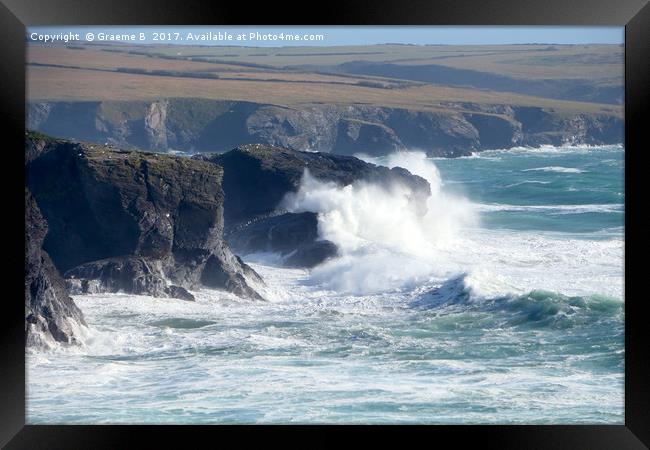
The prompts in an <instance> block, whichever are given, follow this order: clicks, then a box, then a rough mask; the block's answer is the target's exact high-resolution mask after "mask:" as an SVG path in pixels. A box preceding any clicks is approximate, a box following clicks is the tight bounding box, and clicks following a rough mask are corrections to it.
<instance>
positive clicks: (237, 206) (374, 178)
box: [193, 144, 431, 267]
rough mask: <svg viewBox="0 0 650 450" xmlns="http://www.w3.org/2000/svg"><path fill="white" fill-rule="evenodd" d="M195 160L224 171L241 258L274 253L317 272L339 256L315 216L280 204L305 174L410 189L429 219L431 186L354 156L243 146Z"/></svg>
mask: <svg viewBox="0 0 650 450" xmlns="http://www.w3.org/2000/svg"><path fill="white" fill-rule="evenodd" d="M193 159H197V160H201V161H206V162H211V163H213V164H216V165H218V166H220V167H223V168H224V179H223V189H224V192H225V205H224V208H225V210H224V217H225V228H226V233H225V236H226V239H227V240H228V242H229V244H230V245H231V246H232V248H234V249H236V250H237V251H238V252H240V253H243V254H248V253H253V252H265V251H273V252H276V253H280V254H281V255H282V256H283V261H284V263H285V265H287V266H293V267H313V266H315V265H317V264H320V263H321V262H323V261H325V260H326V259H328V258H331V257H333V256H335V255H336V253H337V249H336V246H335V245H334V244H333V243H331V242H328V241H322V240H319V239H318V221H317V216H316V214H315V213H313V212H303V213H289V212H287V211H284V210H283V209H282V204H281V203H282V200H283V199H284V198H285V196H286V195H287V194H288V193H290V192H296V191H297V190H298V189H299V187H300V183H301V180H302V177H303V175H304V173H305V170H308V171H309V173H310V175H311V176H313V177H314V178H316V179H319V180H321V181H329V182H334V183H336V184H338V185H340V186H347V185H350V184H352V183H355V182H359V181H366V182H369V183H373V184H378V185H381V186H384V187H386V188H390V187H392V186H394V185H395V184H399V185H401V186H404V187H406V188H407V189H408V192H409V193H410V200H411V202H412V204H413V206H414V208H415V209H416V210H417V211H418V212H419V213H420V214H422V215H424V214H425V213H426V201H427V198H428V197H429V196H430V195H431V188H430V186H429V183H428V182H427V181H426V180H425V179H423V178H421V177H419V176H416V175H412V174H411V173H410V172H409V171H407V170H406V169H403V168H400V167H394V168H392V169H389V168H387V167H383V166H376V165H374V164H370V163H367V162H364V161H362V160H360V159H358V158H355V157H351V156H341V155H331V154H326V153H314V152H301V151H296V150H291V149H287V148H280V147H272V146H267V145H261V144H251V145H243V146H240V147H238V148H236V149H234V150H231V151H229V152H227V153H224V154H213V155H195V156H194V157H193Z"/></svg>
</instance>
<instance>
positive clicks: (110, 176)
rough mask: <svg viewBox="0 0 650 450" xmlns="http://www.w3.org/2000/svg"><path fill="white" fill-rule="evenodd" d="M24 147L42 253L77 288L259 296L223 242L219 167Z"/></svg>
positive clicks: (33, 143) (65, 147)
mask: <svg viewBox="0 0 650 450" xmlns="http://www.w3.org/2000/svg"><path fill="white" fill-rule="evenodd" d="M27 147H28V150H27V153H28V154H30V155H33V156H32V158H33V159H31V161H30V162H29V163H28V166H27V183H28V186H29V188H30V190H31V191H32V193H33V195H34V198H35V199H36V202H37V203H38V206H39V207H40V209H41V211H42V213H43V216H44V217H45V219H46V220H47V223H48V225H49V232H48V233H47V235H46V236H45V239H44V242H43V248H44V249H45V250H46V251H47V252H48V253H49V254H50V256H51V257H52V260H53V262H54V264H55V265H56V267H57V268H58V269H59V270H61V271H62V272H65V273H66V276H69V277H70V279H71V280H75V281H71V282H70V284H71V286H73V287H75V289H80V290H81V291H82V292H89V291H90V290H92V289H95V290H97V289H99V290H102V291H108V292H115V291H123V292H129V293H134V294H149V295H154V296H164V297H176V298H183V299H189V298H190V294H189V293H188V292H187V291H186V290H187V289H196V288H198V287H200V286H208V287H213V288H218V289H225V290H228V291H230V292H233V293H235V294H237V295H240V296H244V297H249V298H256V299H259V298H261V296H260V294H259V293H258V292H257V289H256V288H257V287H259V286H261V285H262V284H263V282H262V280H261V278H260V277H259V276H258V275H257V274H256V273H255V272H254V271H253V270H252V269H251V268H250V267H248V266H246V265H245V264H244V263H243V262H242V261H241V259H239V258H238V257H236V256H235V255H233V254H232V252H231V251H230V249H229V248H228V246H227V245H226V244H225V242H224V241H223V239H222V234H223V228H224V224H223V204H224V194H223V191H222V188H221V181H222V176H223V170H222V168H221V167H219V166H217V165H215V164H211V163H208V162H203V161H197V160H192V159H189V158H183V157H174V156H167V155H159V154H150V153H142V152H135V151H121V150H115V149H112V148H109V147H106V146H100V145H92V144H81V143H71V142H66V141H58V140H54V141H49V142H44V141H43V140H42V139H39V138H31V139H30V138H28V145H27ZM73 277H74V278H73Z"/></svg>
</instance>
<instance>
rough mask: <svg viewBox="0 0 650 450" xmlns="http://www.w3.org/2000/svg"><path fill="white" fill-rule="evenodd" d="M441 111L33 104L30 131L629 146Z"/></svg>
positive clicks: (229, 140) (382, 143) (474, 112)
mask: <svg viewBox="0 0 650 450" xmlns="http://www.w3.org/2000/svg"><path fill="white" fill-rule="evenodd" d="M440 106H441V109H440V111H438V112H433V111H429V112H427V111H414V110H409V109H403V108H388V107H376V106H368V105H350V106H337V105H323V104H313V105H309V104H306V105H302V106H300V107H299V108H287V107H281V106H274V105H265V104H258V103H250V102H235V101H218V100H204V99H168V100H161V101H156V102H135V101H134V102H76V103H69V102H53V103H32V104H29V105H28V117H27V119H28V120H27V122H28V126H29V127H30V128H32V129H36V130H39V131H42V132H45V133H48V134H52V135H55V136H60V137H66V138H71V139H80V140H88V141H92V142H99V143H104V142H109V143H112V144H115V145H117V146H119V147H126V148H130V147H135V148H140V149H145V150H147V149H148V150H161V151H164V150H169V149H174V150H183V151H198V152H214V151H227V150H229V149H231V148H233V147H235V146H237V145H240V144H246V143H262V144H267V145H273V146H279V147H286V148H290V149H295V150H312V151H319V152H325V153H337V154H345V155H353V154H356V153H365V154H370V155H385V154H388V153H391V152H393V151H395V150H401V149H407V148H409V149H420V150H424V151H426V152H427V153H428V154H430V155H432V156H450V157H453V156H460V155H467V154H470V153H471V152H473V151H480V150H485V149H494V148H509V147H512V146H518V145H530V146H539V145H542V144H552V145H561V144H566V143H568V144H612V143H620V142H622V141H623V121H622V119H621V118H620V117H618V116H616V115H608V114H587V113H582V114H580V113H575V114H567V113H560V112H557V111H553V110H550V109H544V108H539V107H520V106H509V105H496V104H495V105H482V104H475V103H467V102H465V103H462V102H447V103H445V104H441V105H440Z"/></svg>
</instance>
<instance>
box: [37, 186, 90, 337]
mask: <svg viewBox="0 0 650 450" xmlns="http://www.w3.org/2000/svg"><path fill="white" fill-rule="evenodd" d="M46 234H47V223H46V222H45V219H44V218H43V216H42V215H41V212H40V211H39V209H38V206H37V205H36V202H35V201H34V198H33V197H32V195H31V194H30V193H29V191H28V190H27V189H26V190H25V334H26V342H27V345H28V346H36V345H45V344H47V341H48V340H49V339H53V340H54V341H57V342H62V343H66V344H72V343H77V342H78V341H79V338H78V336H76V335H75V328H76V326H78V325H86V322H85V320H84V317H83V314H82V313H81V310H80V309H79V308H78V307H77V306H76V305H75V303H74V301H73V300H72V298H70V295H69V294H68V290H67V288H66V286H65V282H64V280H63V279H62V278H61V276H60V275H59V273H58V271H57V270H56V268H55V267H54V264H52V261H51V260H50V257H49V256H48V254H47V252H45V251H43V250H42V244H43V239H44V238H45V235H46Z"/></svg>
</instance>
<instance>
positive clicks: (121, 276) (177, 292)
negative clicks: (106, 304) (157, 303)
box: [65, 257, 194, 301]
mask: <svg viewBox="0 0 650 450" xmlns="http://www.w3.org/2000/svg"><path fill="white" fill-rule="evenodd" d="M162 266H163V265H162V264H161V261H159V260H148V259H147V258H141V257H122V258H109V259H103V260H100V261H92V262H89V263H86V264H81V265H80V266H77V267H75V268H73V269H70V270H68V271H67V272H66V273H65V277H66V278H67V284H68V287H69V288H70V290H71V291H72V292H73V293H78V294H92V293H98V292H128V293H131V294H136V295H138V294H143V295H152V296H154V297H172V298H179V299H181V300H190V301H192V300H194V296H193V295H192V294H190V293H189V292H188V291H187V290H186V289H184V288H182V287H180V286H176V285H173V284H172V285H170V284H168V283H167V280H166V277H165V274H164V272H163V267H162Z"/></svg>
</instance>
